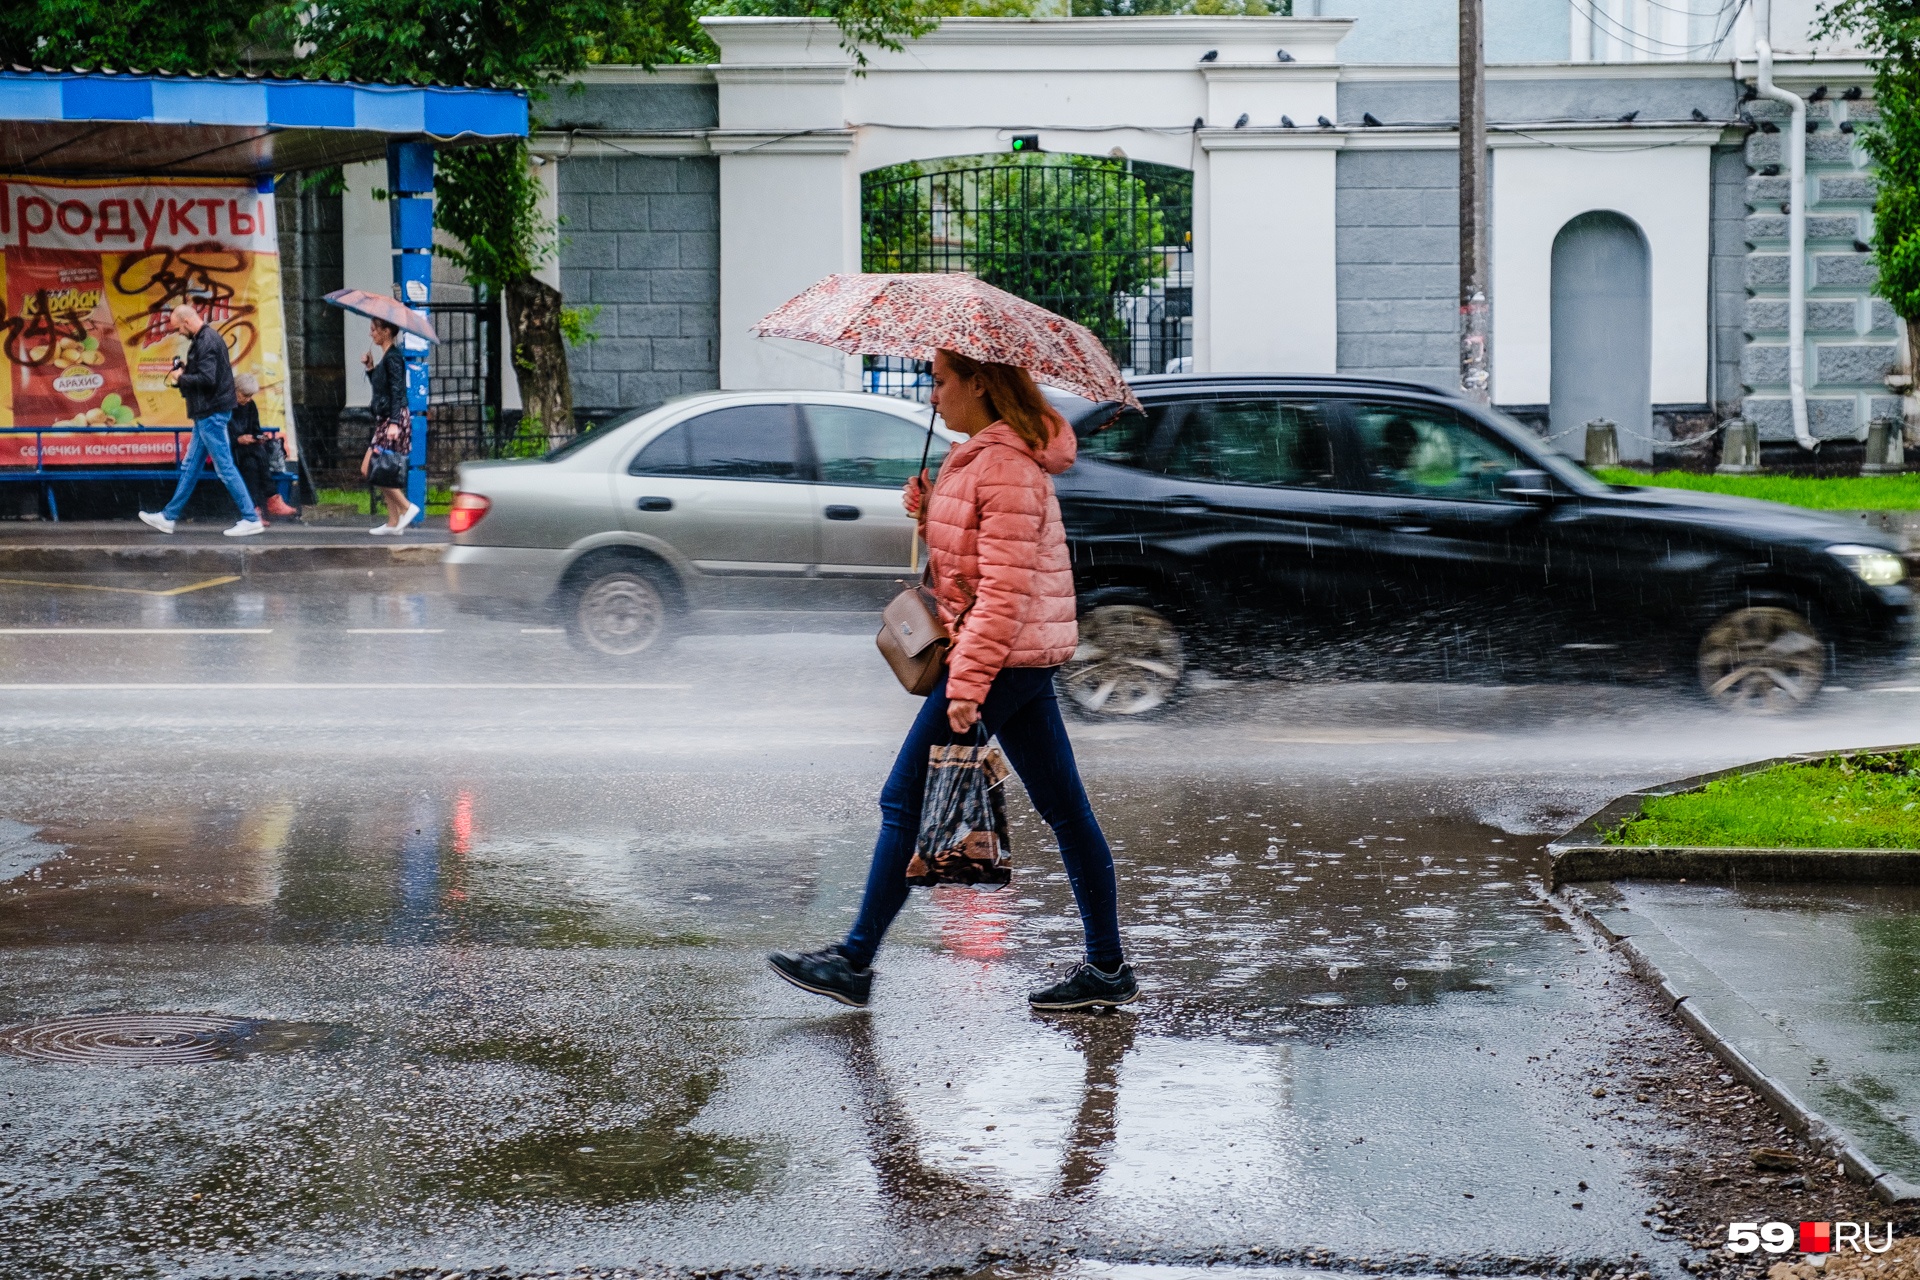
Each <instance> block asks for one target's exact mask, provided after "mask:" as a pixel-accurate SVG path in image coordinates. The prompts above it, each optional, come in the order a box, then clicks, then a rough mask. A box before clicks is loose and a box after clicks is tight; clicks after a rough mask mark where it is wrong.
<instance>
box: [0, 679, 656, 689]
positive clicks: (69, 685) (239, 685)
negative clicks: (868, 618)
mask: <svg viewBox="0 0 1920 1280" xmlns="http://www.w3.org/2000/svg"><path fill="white" fill-rule="evenodd" d="M691 688H693V686H692V685H690V684H640V683H629V684H361V683H342V684H259V683H254V684H248V683H243V682H239V681H235V682H231V683H229V682H219V683H205V684H82V683H77V682H71V681H63V682H60V683H57V684H0V692H4V691H6V690H17V691H21V692H44V691H51V690H56V689H85V690H107V691H116V692H118V691H138V690H143V689H153V690H168V689H193V690H206V691H216V690H222V689H234V690H257V689H265V690H297V689H314V690H328V689H399V690H408V689H452V690H459V689H472V690H488V689H552V690H568V689H691Z"/></svg>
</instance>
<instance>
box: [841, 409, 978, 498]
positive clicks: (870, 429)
mask: <svg viewBox="0 0 1920 1280" xmlns="http://www.w3.org/2000/svg"><path fill="white" fill-rule="evenodd" d="M806 413H807V426H808V427H809V428H810V429H811V430H812V432H813V455H814V458H815V459H816V460H817V461H818V462H819V464H820V479H821V480H822V481H823V482H825V483H827V484H857V485H871V486H873V487H874V488H876V489H897V488H899V487H900V486H901V485H903V484H905V483H906V482H907V481H908V480H910V479H912V478H913V475H914V473H915V472H917V471H919V470H920V454H921V451H922V450H923V449H925V448H926V447H927V428H926V427H925V425H923V424H922V425H916V424H914V423H912V422H910V421H908V420H907V419H905V418H901V417H897V416H895V415H894V414H891V413H881V412H880V411H879V410H877V409H856V408H853V407H852V406H850V405H839V404H810V405H808V406H807V408H806ZM946 455H947V442H946V441H945V440H943V439H941V438H940V436H939V435H937V434H936V435H935V436H934V437H933V448H932V451H931V452H929V453H928V454H927V470H928V471H929V472H931V473H932V474H934V475H938V474H939V473H940V460H941V459H942V458H944V457H946Z"/></svg>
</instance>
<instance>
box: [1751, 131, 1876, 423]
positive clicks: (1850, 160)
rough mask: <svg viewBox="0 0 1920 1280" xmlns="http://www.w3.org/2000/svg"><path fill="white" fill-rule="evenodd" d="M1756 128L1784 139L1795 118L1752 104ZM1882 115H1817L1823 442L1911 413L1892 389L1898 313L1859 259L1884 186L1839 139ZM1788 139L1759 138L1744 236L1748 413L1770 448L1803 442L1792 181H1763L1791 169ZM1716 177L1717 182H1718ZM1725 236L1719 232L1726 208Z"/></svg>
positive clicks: (1813, 363)
mask: <svg viewBox="0 0 1920 1280" xmlns="http://www.w3.org/2000/svg"><path fill="white" fill-rule="evenodd" d="M1748 109H1749V110H1750V111H1752V113H1753V115H1754V116H1755V117H1756V118H1757V119H1761V120H1770V121H1773V122H1775V123H1776V124H1780V125H1782V126H1783V127H1784V125H1785V122H1786V119H1787V113H1786V111H1785V109H1784V108H1782V107H1780V106H1778V105H1777V104H1775V103H1770V102H1765V101H1761V102H1754V103H1751V104H1749V108H1748ZM1872 110H1873V108H1872V104H1871V103H1861V102H1851V103H1850V102H1845V101H1840V100H1835V99H1829V100H1828V101H1826V102H1819V103H1814V104H1812V105H1811V106H1810V107H1809V108H1808V113H1807V114H1808V118H1809V119H1810V120H1814V121H1817V122H1818V124H1819V127H1818V129H1817V130H1816V131H1815V132H1814V133H1813V134H1812V136H1810V137H1809V138H1808V139H1807V347H1808V350H1807V365H1806V377H1807V416H1808V420H1809V424H1810V426H1811V429H1812V431H1813V434H1814V435H1816V436H1819V437H1822V438H1851V437H1853V436H1855V435H1857V434H1858V433H1859V432H1860V430H1861V429H1862V428H1863V427H1864V426H1865V425H1866V424H1867V423H1868V422H1870V421H1872V419H1873V418H1875V417H1879V416H1895V417H1897V416H1898V415H1899V411H1900V402H1899V400H1898V399H1897V398H1895V397H1893V396H1891V395H1889V393H1888V391H1887V388H1886V383H1885V381H1884V379H1885V377H1886V374H1887V371H1888V370H1889V369H1891V368H1892V366H1893V362H1894V360H1895V358H1896V356H1897V355H1898V346H1897V341H1896V330H1895V328H1894V322H1893V311H1892V309H1891V308H1890V307H1888V306H1887V304H1886V303H1885V302H1883V301H1881V300H1880V299H1878V298H1875V297H1873V296H1872V288H1873V282H1874V277H1875V269H1874V264H1873V255H1872V254H1870V253H1862V252H1859V251H1858V250H1857V249H1856V248H1855V247H1854V246H1855V242H1856V241H1858V242H1862V243H1864V242H1866V241H1867V240H1869V239H1870V238H1871V236H1872V231H1873V213H1872V209H1873V197H1874V181H1873V175H1872V172H1871V170H1870V168H1869V166H1868V161H1867V157H1866V154H1865V153H1864V152H1863V151H1861V150H1860V149H1859V147H1857V146H1855V145H1854V142H1853V139H1852V137H1850V136H1849V135H1847V134H1843V133H1841V132H1840V130H1839V124H1840V122H1841V121H1842V120H1845V119H1848V118H1852V119H1855V120H1858V119H1861V118H1863V117H1865V116H1869V115H1871V113H1872ZM1783 137H1784V134H1781V133H1760V132H1756V133H1754V134H1752V135H1751V136H1749V137H1748V139H1747V144H1746V150H1745V154H1744V157H1743V166H1744V167H1746V168H1748V169H1749V170H1751V171H1752V172H1751V173H1750V175H1749V176H1748V177H1747V178H1746V182H1745V192H1744V204H1745V206H1746V208H1747V209H1748V210H1749V211H1750V212H1748V214H1747V216H1746V218H1745V225H1744V227H1743V228H1742V231H1741V236H1742V239H1743V240H1744V241H1745V243H1746V246H1747V253H1746V261H1745V264H1744V270H1743V272H1742V276H1743V284H1744V291H1745V292H1746V294H1747V295H1748V297H1747V299H1746V301H1745V305H1744V306H1743V308H1742V309H1741V317H1740V323H1741V327H1742V330H1743V333H1744V340H1745V344H1746V345H1745V350H1744V352H1743V353H1742V355H1741V358H1740V381H1741V383H1742V385H1743V386H1744V388H1745V399H1744V401H1743V409H1742V412H1744V413H1745V414H1746V416H1747V417H1749V418H1751V419H1752V420H1753V421H1754V422H1755V423H1756V424H1758V425H1759V427H1760V435H1761V438H1762V439H1765V440H1790V439H1792V438H1793V416H1792V409H1791V405H1790V401H1789V400H1788V396H1787V353H1788V348H1787V303H1786V296H1787V219H1786V216H1785V215H1784V213H1783V212H1782V205H1783V203H1784V202H1785V201H1786V199H1787V195H1788V191H1787V178H1786V175H1785V174H1784V173H1783V174H1779V175H1777V176H1771V177H1769V176H1763V175H1762V174H1760V173H1759V172H1758V170H1759V169H1760V167H1761V166H1763V165H1777V164H1780V163H1782V161H1781V153H1782V151H1783V150H1784V148H1783V147H1782V145H1781V141H1782V138H1783ZM1716 176H1717V174H1716ZM1715 212H1716V224H1715V230H1716V234H1717V232H1718V230H1719V227H1718V222H1717V217H1718V208H1717V205H1716V211H1715ZM1719 270H1720V262H1719V246H1718V243H1717V241H1716V245H1715V272H1716V275H1715V294H1716V305H1717V304H1718V292H1719V285H1720V279H1719V274H1718V273H1719Z"/></svg>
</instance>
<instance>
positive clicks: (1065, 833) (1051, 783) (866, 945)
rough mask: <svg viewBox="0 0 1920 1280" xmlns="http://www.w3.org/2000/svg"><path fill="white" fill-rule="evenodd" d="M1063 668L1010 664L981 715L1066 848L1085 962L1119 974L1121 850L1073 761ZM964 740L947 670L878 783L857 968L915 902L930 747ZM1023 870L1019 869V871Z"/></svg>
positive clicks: (848, 944) (850, 940)
mask: <svg viewBox="0 0 1920 1280" xmlns="http://www.w3.org/2000/svg"><path fill="white" fill-rule="evenodd" d="M1056 670H1058V668H1055V667H1008V668H1006V669H1005V670H1003V671H1001V672H1000V674H999V675H998V676H996V677H995V678H994V681H993V687H992V688H991V689H989V690H988V691H987V700H986V701H985V702H983V703H981V704H980V718H981V719H982V720H983V721H985V722H986V726H987V732H988V733H990V734H993V735H994V736H996V737H998V738H999V739H1000V749H1001V750H1002V751H1004V752H1006V753H1007V763H1009V764H1011V765H1012V766H1013V770H1014V772H1015V773H1017V774H1019V775H1020V781H1021V782H1022V783H1023V784H1025V786H1026V788H1027V797H1028V798H1029V799H1031V800H1032V801H1033V807H1034V808H1035V809H1038V810H1039V811H1040V816H1041V817H1042V818H1044V819H1046V822H1047V825H1048V826H1050V827H1052V828H1053V834H1054V838H1055V840H1056V841H1058V843H1059V845H1060V860H1061V861H1062V862H1064V863H1065V864H1066V866H1067V880H1068V882H1069V883H1071V884H1072V885H1073V898H1074V901H1075V902H1076V903H1078V904H1079V906H1080V923H1081V926H1082V927H1083V928H1085V930H1086V934H1087V960H1088V961H1089V962H1090V963H1091V964H1093V965H1094V966H1095V967H1096V968H1099V969H1102V970H1105V971H1107V972H1109V973H1111V972H1112V971H1113V970H1114V969H1116V968H1118V967H1119V965H1120V963H1121V961H1122V959H1123V958H1124V957H1123V956H1122V954H1121V951H1120V916H1119V910H1118V907H1117V905H1116V903H1115V895H1116V890H1115V885H1114V876H1113V853H1112V851H1111V850H1109V849H1108V848H1107V838H1106V836H1104V835H1102V834H1101V832H1100V824H1099V823H1098V822H1097V821H1095V819H1094V816H1093V806H1092V805H1090V804H1088V803H1087V789H1086V788H1085V787H1084V786H1082V785H1081V782H1080V771H1079V769H1078V768H1077V767H1075V765H1074V762H1073V744H1072V743H1071V742H1069V741H1068V740H1067V727H1066V725H1064V724H1062V723H1061V722H1060V704H1059V703H1058V702H1056V701H1055V700H1054V696H1053V673H1054V672H1055V671H1056ZM956 741H960V739H958V738H956V737H955V735H954V733H953V730H952V729H951V728H950V727H949V726H948V724H947V681H946V678H945V677H944V676H943V677H941V680H940V683H939V684H937V685H935V686H934V689H933V692H932V693H931V694H929V695H927V701H926V705H925V706H923V707H921V708H920V715H919V717H918V718H917V719H915V720H914V722H913V728H911V729H909V730H908V731H907V741H906V743H905V745H903V746H902V747H901V748H900V755H899V757H898V758H897V759H895V761H894V762H893V773H892V774H891V775H889V776H888V778H887V785H886V786H884V787H882V788H881V789H880V839H879V840H878V841H877V842H876V843H875V844H874V848H873V866H872V867H871V868H870V869H869V870H868V872H867V892H866V896H865V897H864V898H863V899H862V900H861V903H860V915H859V917H858V918H857V919H855V920H854V922H853V928H852V930H851V931H849V932H848V934H847V939H846V941H845V942H843V943H841V944H840V947H841V951H842V952H843V953H844V954H845V955H846V957H847V959H848V960H850V961H852V962H853V964H854V965H855V966H856V967H858V968H865V967H866V966H867V965H869V964H871V963H872V962H873V953H874V952H875V951H876V950H878V949H879V947H880V939H881V938H882V937H884V936H885V935H886V932H887V926H889V925H891V924H892V923H893V918H894V917H895V916H897V915H899V914H900V908H901V907H903V906H905V905H906V902H907V879H906V877H907V863H908V862H909V861H910V860H911V859H912V857H913V846H914V842H915V841H916V840H917V839H918V838H919V834H920V805H921V801H922V800H923V799H924V798H925V796H926V790H927V752H928V751H929V750H930V749H931V748H932V747H934V746H936V745H941V744H946V743H952V742H956ZM1015 874H1016V875H1018V874H1019V872H1017V871H1016V872H1015Z"/></svg>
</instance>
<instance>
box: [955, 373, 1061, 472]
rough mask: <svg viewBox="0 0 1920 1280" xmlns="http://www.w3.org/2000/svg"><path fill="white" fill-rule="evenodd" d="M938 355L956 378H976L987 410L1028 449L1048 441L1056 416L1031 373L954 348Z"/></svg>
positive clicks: (1050, 439) (1044, 446)
mask: <svg viewBox="0 0 1920 1280" xmlns="http://www.w3.org/2000/svg"><path fill="white" fill-rule="evenodd" d="M941 354H942V355H944V356H946V358H947V367H948V368H950V369H952V370H953V371H954V373H956V374H958V375H959V376H960V377H962V378H965V379H968V380H972V379H974V378H978V379H980V381H981V383H982V384H983V385H984V386H985V387H986V391H987V412H988V413H990V414H992V415H993V416H994V418H995V420H996V421H999V422H1004V423H1006V424H1007V425H1008V426H1010V427H1012V428H1013V433H1014V434H1015V435H1017V436H1019V437H1020V439H1021V440H1023V441H1025V442H1026V444H1027V447H1028V448H1030V449H1032V450H1033V451H1034V452H1035V453H1039V452H1040V451H1041V450H1042V449H1044V448H1046V447H1047V445H1048V443H1049V442H1051V441H1052V439H1053V433H1054V431H1055V429H1056V422H1057V419H1056V418H1055V416H1054V412H1053V410H1052V408H1050V407H1049V406H1048V404H1047V401H1046V398H1045V397H1044V396H1042V395H1041V394H1040V388H1039V387H1037V386H1035V385H1034V383H1033V375H1032V374H1030V373H1028V372H1027V371H1026V370H1025V369H1022V368H1021V367H1020V366H1019V365H1014V364H994V363H992V362H990V361H986V360H973V359H969V358H968V357H966V356H963V355H961V354H960V353H959V352H957V351H946V350H942V352H941Z"/></svg>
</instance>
